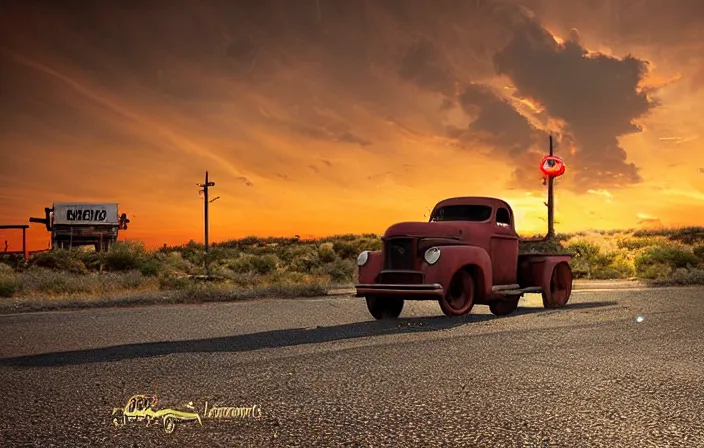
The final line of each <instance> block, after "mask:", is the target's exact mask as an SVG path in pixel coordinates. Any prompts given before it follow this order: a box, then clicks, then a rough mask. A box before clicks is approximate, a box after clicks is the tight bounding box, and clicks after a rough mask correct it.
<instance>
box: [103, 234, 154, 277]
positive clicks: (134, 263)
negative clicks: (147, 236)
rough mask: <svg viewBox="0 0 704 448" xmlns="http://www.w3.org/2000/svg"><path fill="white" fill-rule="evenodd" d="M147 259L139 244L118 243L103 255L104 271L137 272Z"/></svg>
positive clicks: (142, 245) (142, 247)
mask: <svg viewBox="0 0 704 448" xmlns="http://www.w3.org/2000/svg"><path fill="white" fill-rule="evenodd" d="M146 258H147V252H146V250H145V249H144V244H142V243H141V242H132V241H129V242H127V241H119V242H117V243H115V244H113V245H112V246H110V250H108V252H107V253H106V254H105V269H107V270H109V271H131V270H138V269H139V268H140V267H141V266H142V264H143V263H144V261H145V260H146Z"/></svg>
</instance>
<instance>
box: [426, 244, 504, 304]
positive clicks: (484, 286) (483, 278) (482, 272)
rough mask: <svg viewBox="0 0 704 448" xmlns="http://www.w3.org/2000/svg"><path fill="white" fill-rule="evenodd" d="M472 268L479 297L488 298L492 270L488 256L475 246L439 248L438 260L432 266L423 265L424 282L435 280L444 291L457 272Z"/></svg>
mask: <svg viewBox="0 0 704 448" xmlns="http://www.w3.org/2000/svg"><path fill="white" fill-rule="evenodd" d="M470 266H474V268H473V269H474V270H475V272H474V274H475V280H476V281H477V283H478V284H477V285H476V286H477V288H478V291H480V292H481V297H488V296H489V295H490V294H491V288H492V286H493V285H492V275H493V273H492V269H491V258H489V254H488V253H487V252H486V250H484V249H483V248H481V247H477V246H440V259H439V260H438V262H437V263H436V264H434V265H432V266H428V265H425V266H424V269H423V270H424V271H425V272H426V279H427V280H426V282H427V281H428V280H430V279H437V281H436V282H437V283H440V284H441V285H442V287H443V289H444V290H447V288H449V286H450V280H451V279H452V276H453V275H455V273H456V272H457V271H459V270H460V269H463V268H467V267H470Z"/></svg>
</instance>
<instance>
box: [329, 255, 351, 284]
mask: <svg viewBox="0 0 704 448" xmlns="http://www.w3.org/2000/svg"><path fill="white" fill-rule="evenodd" d="M323 273H324V274H325V275H327V276H329V277H330V280H331V281H332V282H333V283H338V284H340V283H342V284H349V283H354V281H355V278H356V276H357V264H356V263H355V262H354V261H352V260H337V261H335V262H334V263H331V264H328V265H325V266H324V270H323Z"/></svg>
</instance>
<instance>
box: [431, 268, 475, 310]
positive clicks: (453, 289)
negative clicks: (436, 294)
mask: <svg viewBox="0 0 704 448" xmlns="http://www.w3.org/2000/svg"><path fill="white" fill-rule="evenodd" d="M475 295H476V288H475V282H474V277H472V274H470V273H469V272H467V271H465V270H464V269H460V270H459V271H457V272H456V273H455V275H453V276H452V280H450V286H449V287H448V288H447V291H446V292H445V295H444V296H443V297H442V298H441V299H440V309H442V312H443V314H445V316H462V315H464V314H467V313H469V312H470V311H471V310H472V307H473V306H474V297H475Z"/></svg>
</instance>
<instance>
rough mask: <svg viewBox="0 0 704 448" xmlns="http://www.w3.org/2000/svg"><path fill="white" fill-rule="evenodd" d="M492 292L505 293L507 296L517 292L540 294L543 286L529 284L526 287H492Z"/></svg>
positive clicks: (517, 293)
mask: <svg viewBox="0 0 704 448" xmlns="http://www.w3.org/2000/svg"><path fill="white" fill-rule="evenodd" d="M516 286H517V285H516ZM492 290H493V292H494V293H496V294H501V295H507V296H514V295H519V294H534V293H537V294H540V293H541V292H543V288H541V287H540V286H529V287H527V288H516V289H503V288H502V289H494V288H492Z"/></svg>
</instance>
